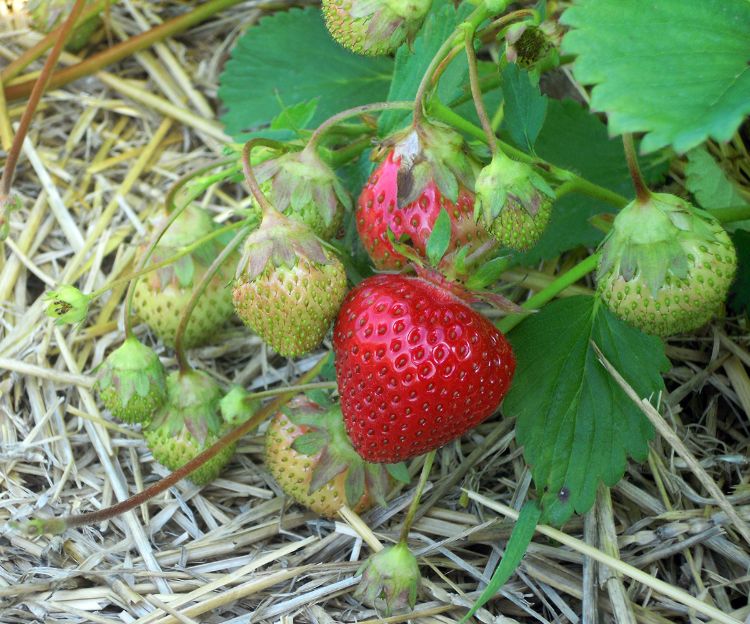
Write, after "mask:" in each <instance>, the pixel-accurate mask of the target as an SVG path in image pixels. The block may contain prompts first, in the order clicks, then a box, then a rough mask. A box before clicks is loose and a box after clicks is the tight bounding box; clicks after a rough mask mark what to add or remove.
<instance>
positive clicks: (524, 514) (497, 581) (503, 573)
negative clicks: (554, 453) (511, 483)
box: [459, 501, 542, 624]
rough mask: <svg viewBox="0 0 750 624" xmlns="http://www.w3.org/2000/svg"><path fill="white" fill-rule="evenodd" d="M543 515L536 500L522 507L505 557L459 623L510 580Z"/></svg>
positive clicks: (464, 620) (472, 613)
mask: <svg viewBox="0 0 750 624" xmlns="http://www.w3.org/2000/svg"><path fill="white" fill-rule="evenodd" d="M541 515H542V510H541V509H540V508H539V505H538V504H537V503H536V501H528V502H527V503H526V504H525V505H524V506H523V507H522V508H521V512H520V513H519V514H518V520H516V524H515V526H514V527H513V531H512V532H511V534H510V539H509V540H508V544H507V545H506V547H505V553H504V554H503V558H502V559H501V560H500V563H499V564H498V566H497V568H495V572H494V573H493V575H492V578H491V579H490V582H489V583H488V584H487V587H485V588H484V591H483V592H482V593H481V594H480V596H479V598H477V601H476V602H475V603H474V605H473V606H472V607H471V609H470V610H469V612H468V613H467V614H466V615H464V616H463V617H462V618H461V621H460V622H459V624H463V623H464V622H466V620H468V619H469V618H470V617H471V616H472V615H474V614H475V613H476V612H477V611H478V610H479V609H480V608H481V607H482V606H483V605H484V604H486V602H487V601H488V600H490V599H491V598H493V597H494V596H495V594H497V592H498V591H500V588H501V587H502V586H503V585H505V583H507V582H508V579H509V578H510V577H511V576H512V574H513V572H515V571H516V568H517V567H518V565H519V564H520V563H521V559H523V556H524V555H525V554H526V550H527V549H528V547H529V544H531V538H533V537H534V531H535V530H536V525H537V524H539V519H540V518H541Z"/></svg>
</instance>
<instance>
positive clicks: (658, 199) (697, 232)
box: [597, 193, 737, 336]
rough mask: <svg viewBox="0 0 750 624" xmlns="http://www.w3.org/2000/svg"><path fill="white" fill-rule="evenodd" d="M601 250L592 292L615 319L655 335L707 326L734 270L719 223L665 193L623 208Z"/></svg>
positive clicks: (731, 247)
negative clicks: (610, 311)
mask: <svg viewBox="0 0 750 624" xmlns="http://www.w3.org/2000/svg"><path fill="white" fill-rule="evenodd" d="M601 252H602V255H601V259H600V262H599V269H598V273H597V292H598V294H599V295H600V296H601V298H602V299H603V300H604V302H605V304H606V305H607V307H608V308H610V310H612V312H614V313H615V314H616V315H617V316H619V317H620V318H622V319H623V320H625V321H628V322H629V323H631V324H632V325H634V326H635V327H638V328H639V329H641V330H642V331H644V332H646V333H650V334H656V335H658V336H671V335H673V334H677V333H681V332H688V331H692V330H694V329H697V328H699V327H700V326H701V325H704V324H705V323H707V322H708V321H709V320H710V319H711V317H712V316H713V315H714V314H715V313H716V312H717V311H718V310H719V308H720V307H721V305H722V303H723V302H724V301H725V299H726V296H727V292H728V290H729V286H730V285H731V283H732V280H733V278H734V274H735V271H736V269H737V253H736V251H735V248H734V245H733V244H732V240H731V239H730V238H729V235H728V234H727V233H726V231H725V230H724V228H722V227H721V224H720V223H719V222H718V221H717V220H716V219H715V218H714V217H713V216H712V215H710V214H709V213H707V212H705V211H703V210H700V209H698V208H696V207H695V206H693V205H691V204H689V203H688V202H686V201H685V200H683V199H681V198H679V197H677V196H675V195H670V194H667V193H650V195H649V198H648V200H645V201H641V200H638V199H636V200H634V201H633V202H631V203H630V204H628V205H627V206H625V208H623V209H622V210H621V211H620V212H619V213H618V215H617V217H616V218H615V220H614V223H613V226H612V229H611V231H610V232H609V234H608V235H607V237H606V238H605V240H604V241H603V243H602V246H601Z"/></svg>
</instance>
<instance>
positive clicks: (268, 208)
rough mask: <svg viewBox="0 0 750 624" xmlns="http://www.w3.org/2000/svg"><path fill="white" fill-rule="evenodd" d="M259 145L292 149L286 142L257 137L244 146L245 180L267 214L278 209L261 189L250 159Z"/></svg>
mask: <svg viewBox="0 0 750 624" xmlns="http://www.w3.org/2000/svg"><path fill="white" fill-rule="evenodd" d="M258 146H263V147H270V148H271V149H276V150H279V151H288V150H289V149H291V146H289V145H285V144H284V143H279V142H278V141H273V140H271V139H263V138H257V139H250V140H249V141H248V142H247V143H245V146H244V147H243V148H242V171H243V173H244V174H245V182H246V183H247V186H248V188H249V189H250V192H251V193H252V195H253V197H254V198H255V201H257V202H258V206H259V207H260V211H261V212H262V213H263V216H265V215H267V214H270V213H274V212H278V211H277V210H276V208H274V207H273V206H272V205H271V202H269V201H268V198H267V197H266V195H265V193H263V191H262V190H261V188H260V185H259V184H258V179H257V178H256V177H255V173H254V172H253V165H252V162H251V160H250V154H251V152H252V151H253V148H255V147H258Z"/></svg>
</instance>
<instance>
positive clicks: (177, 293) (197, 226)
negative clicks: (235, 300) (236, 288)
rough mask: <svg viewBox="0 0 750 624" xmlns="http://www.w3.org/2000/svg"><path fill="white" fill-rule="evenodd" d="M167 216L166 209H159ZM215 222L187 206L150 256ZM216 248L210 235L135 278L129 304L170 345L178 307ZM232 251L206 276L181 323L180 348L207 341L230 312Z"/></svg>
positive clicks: (156, 257) (163, 254)
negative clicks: (207, 279) (183, 253)
mask: <svg viewBox="0 0 750 624" xmlns="http://www.w3.org/2000/svg"><path fill="white" fill-rule="evenodd" d="M162 218H166V215H162ZM214 228H215V224H214V222H213V220H212V219H211V215H210V214H209V213H208V212H206V211H205V210H203V209H202V208H199V207H197V206H189V207H188V208H186V209H185V211H184V212H183V213H182V214H181V215H180V216H179V217H177V219H176V220H175V222H174V223H173V224H172V225H171V226H170V228H169V229H168V230H167V231H166V232H165V234H164V236H163V237H162V239H161V241H159V245H157V247H156V249H155V250H154V253H153V255H152V256H151V260H150V262H152V263H156V262H159V261H161V260H165V259H167V258H169V257H171V256H173V255H175V254H176V253H177V252H179V251H180V250H181V249H182V248H184V247H186V246H188V245H190V244H192V243H194V242H195V241H197V240H199V239H200V238H203V237H204V236H206V235H207V234H210V233H211V231H212V230H213V229H214ZM219 253H220V247H219V244H218V243H217V242H216V241H215V240H214V241H210V242H208V243H205V244H204V245H201V246H200V247H199V248H198V249H196V250H194V251H193V252H192V253H190V254H188V255H186V256H183V257H182V258H180V259H179V260H177V261H176V262H174V263H173V264H170V265H167V266H165V267H163V268H161V269H157V270H156V271H153V272H152V273H148V274H147V275H144V276H143V277H142V278H141V279H139V280H138V283H137V284H136V286H135V292H134V294H133V309H134V311H135V313H136V314H137V315H138V317H139V318H140V319H141V320H142V321H144V322H145V323H146V324H147V325H148V326H149V327H150V328H151V329H152V330H153V331H154V333H155V334H156V335H157V336H159V338H161V339H162V340H163V341H164V343H165V344H167V345H169V346H173V345H174V340H175V336H176V334H177V327H178V325H179V323H180V318H181V315H182V311H183V310H184V309H185V307H186V306H187V304H188V301H190V297H191V296H192V293H193V290H192V289H193V286H195V285H196V284H197V283H198V282H199V281H200V280H201V278H202V277H203V275H204V274H205V272H206V270H207V269H208V267H209V266H210V265H211V263H212V262H213V260H214V258H216V256H217V255H218V254H219ZM236 259H237V256H236V255H232V256H230V258H228V259H227V262H226V264H224V265H223V266H222V268H221V270H220V271H219V272H218V273H217V274H216V275H215V276H214V277H213V279H212V280H211V281H210V282H209V284H208V287H207V288H206V290H205V291H204V292H203V295H202V296H201V297H200V299H199V300H198V304H197V305H196V306H195V309H194V310H193V313H192V315H191V316H190V320H189V322H188V324H187V328H186V329H185V337H184V346H185V348H191V347H196V346H199V345H202V344H206V343H207V342H209V341H210V340H211V339H212V338H214V336H215V335H216V331H217V330H218V329H219V328H220V327H221V326H222V325H224V324H225V323H226V322H227V321H228V320H229V319H230V318H231V316H232V311H233V310H232V291H231V290H230V289H229V288H228V287H227V284H229V282H230V281H231V275H232V263H233V261H234V262H236Z"/></svg>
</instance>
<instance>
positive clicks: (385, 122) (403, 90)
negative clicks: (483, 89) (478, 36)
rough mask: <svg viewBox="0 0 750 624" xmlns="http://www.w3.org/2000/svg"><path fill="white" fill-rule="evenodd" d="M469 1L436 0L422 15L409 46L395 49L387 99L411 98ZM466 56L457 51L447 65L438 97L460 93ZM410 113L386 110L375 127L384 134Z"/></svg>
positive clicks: (445, 100) (450, 98) (465, 10)
mask: <svg viewBox="0 0 750 624" xmlns="http://www.w3.org/2000/svg"><path fill="white" fill-rule="evenodd" d="M471 8H472V7H471V5H470V4H468V3H466V2H464V3H462V4H461V5H460V7H459V9H458V11H456V9H455V8H454V6H453V3H452V2H449V1H448V0H436V1H435V2H433V5H432V8H431V9H430V12H429V13H428V15H427V18H426V19H425V22H424V25H423V26H422V28H420V30H419V34H418V35H417V37H416V38H415V40H414V43H413V45H412V46H411V49H409V46H401V47H400V48H399V50H398V52H397V53H396V65H395V68H394V70H393V81H392V82H391V89H390V91H389V93H388V101H389V102H395V101H398V100H413V99H414V96H415V95H416V94H417V89H418V88H419V83H420V82H421V81H422V77H423V76H424V74H425V71H426V70H427V67H428V66H429V64H430V62H431V61H432V58H433V57H434V56H435V53H436V52H437V51H438V49H439V48H440V46H441V45H443V42H444V41H445V40H446V39H447V38H448V37H449V36H450V34H451V33H452V32H453V31H454V30H455V28H456V26H457V25H458V24H460V23H461V22H462V21H463V20H464V18H465V17H466V16H467V15H468V13H469V12H470V10H471ZM466 71H467V63H466V56H465V55H463V54H460V55H458V56H457V57H456V58H455V59H454V60H453V61H452V62H451V63H450V65H449V66H448V68H447V69H446V70H445V72H444V73H443V74H442V76H441V78H440V83H439V84H438V89H437V94H438V97H439V98H440V99H441V100H442V101H444V102H450V101H451V100H453V99H454V98H456V97H458V96H459V95H460V94H461V85H462V84H463V83H464V82H465V81H466V76H467V73H466ZM409 115H410V113H409V112H408V111H388V112H386V113H383V114H382V115H381V116H380V125H379V131H380V134H381V135H383V136H384V135H386V134H389V133H390V132H392V131H393V130H395V129H397V128H398V127H399V126H401V125H403V123H404V121H405V119H406V118H407V117H408V116H409Z"/></svg>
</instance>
